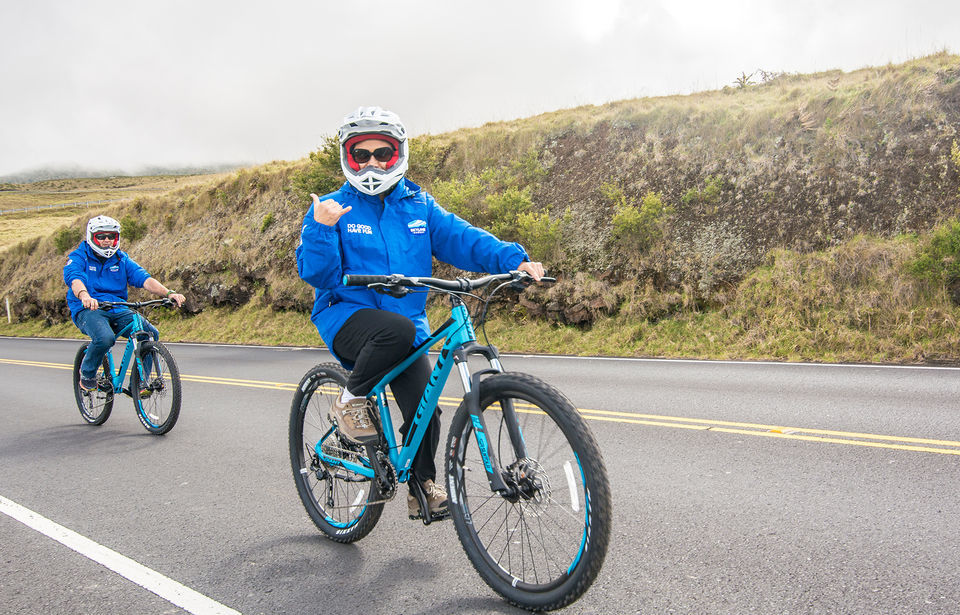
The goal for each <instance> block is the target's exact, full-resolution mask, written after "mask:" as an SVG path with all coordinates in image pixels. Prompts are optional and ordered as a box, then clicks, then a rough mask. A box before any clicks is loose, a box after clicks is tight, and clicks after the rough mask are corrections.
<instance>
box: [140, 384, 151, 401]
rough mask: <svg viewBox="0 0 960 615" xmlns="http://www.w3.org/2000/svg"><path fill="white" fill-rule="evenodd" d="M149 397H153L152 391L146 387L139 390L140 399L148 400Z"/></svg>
mask: <svg viewBox="0 0 960 615" xmlns="http://www.w3.org/2000/svg"><path fill="white" fill-rule="evenodd" d="M151 395H153V391H151V390H150V389H148V388H146V387H144V388H142V389H140V399H149V398H150V396H151Z"/></svg>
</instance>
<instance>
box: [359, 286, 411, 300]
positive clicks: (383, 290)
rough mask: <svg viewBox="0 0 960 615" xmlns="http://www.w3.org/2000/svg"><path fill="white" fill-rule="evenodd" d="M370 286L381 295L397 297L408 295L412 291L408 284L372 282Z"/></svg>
mask: <svg viewBox="0 0 960 615" xmlns="http://www.w3.org/2000/svg"><path fill="white" fill-rule="evenodd" d="M369 288H372V289H373V290H375V291H377V292H378V293H380V294H381V295H390V296H391V297H395V298H397V299H400V298H403V297H406V296H407V295H409V294H410V292H411V290H410V289H409V288H407V287H406V286H397V285H395V284H381V283H376V284H370V285H369Z"/></svg>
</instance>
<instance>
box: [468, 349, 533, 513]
mask: <svg viewBox="0 0 960 615" xmlns="http://www.w3.org/2000/svg"><path fill="white" fill-rule="evenodd" d="M471 354H480V355H483V356H484V357H485V358H486V359H487V362H489V363H490V367H489V368H488V369H483V370H480V371H477V372H474V373H472V374H471V373H470V367H469V365H468V362H467V357H468V356H469V355H471ZM454 361H455V363H456V365H457V371H458V372H459V374H460V381H461V384H462V385H463V390H464V395H463V399H464V401H465V402H466V404H467V410H468V411H469V412H470V422H471V423H472V424H473V432H474V435H475V436H476V438H477V446H478V447H479V448H480V457H481V458H482V459H483V469H484V471H486V473H487V481H488V482H489V483H490V489H491V490H492V491H495V492H497V493H499V494H500V495H502V496H503V497H505V498H508V499H512V498H515V497H517V495H518V493H517V488H516V486H511V485H508V484H507V483H506V482H505V481H504V475H505V473H504V471H503V469H502V468H501V467H500V463H499V460H498V459H497V456H496V454H494V452H493V451H491V450H490V446H489V442H488V439H487V433H488V432H487V425H486V421H485V420H484V418H483V412H482V411H481V409H480V381H481V379H482V378H483V377H484V376H486V375H489V374H500V373H503V371H504V370H503V365H502V364H501V363H500V358H499V356H498V355H497V351H496V349H495V348H493V347H491V346H481V345H479V344H477V343H471V344H468V345H466V346H464V347H461V348H459V349H458V350H457V351H456V352H455V353H454ZM500 409H501V410H502V412H503V420H504V422H505V424H506V428H507V433H508V434H509V436H510V443H511V445H512V446H513V453H514V455H516V458H517V459H518V460H520V459H524V458H526V456H527V451H526V444H525V442H524V440H523V433H522V432H521V430H520V421H519V419H518V417H517V411H516V408H515V407H514V405H513V401H512V400H509V399H501V400H500ZM511 482H513V481H511Z"/></svg>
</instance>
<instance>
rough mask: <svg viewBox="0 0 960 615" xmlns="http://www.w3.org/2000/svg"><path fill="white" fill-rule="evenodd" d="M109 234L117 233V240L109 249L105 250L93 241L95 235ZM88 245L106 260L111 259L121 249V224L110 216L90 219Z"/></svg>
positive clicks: (88, 223)
mask: <svg viewBox="0 0 960 615" xmlns="http://www.w3.org/2000/svg"><path fill="white" fill-rule="evenodd" d="M101 232H108V233H116V234H117V238H116V240H114V242H113V245H112V246H110V247H109V248H103V247H101V246H100V244H99V242H97V241H95V240H94V239H93V236H94V234H95V233H101ZM87 245H89V246H90V247H91V248H93V251H94V252H96V253H97V254H99V255H100V256H102V257H104V258H110V257H111V256H113V255H114V254H115V253H116V251H117V250H118V249H119V248H120V223H119V222H117V221H116V220H114V219H113V218H111V217H110V216H97V217H95V218H90V221H89V222H87Z"/></svg>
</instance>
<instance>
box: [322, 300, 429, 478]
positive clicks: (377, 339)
mask: <svg viewBox="0 0 960 615" xmlns="http://www.w3.org/2000/svg"><path fill="white" fill-rule="evenodd" d="M415 336H416V327H414V324H413V322H412V321H411V320H410V319H409V318H407V317H406V316H401V315H400V314H396V313H394V312H388V311H385V310H375V309H372V308H371V309H363V310H359V311H358V312H357V313H355V314H354V315H353V316H351V317H350V318H348V319H347V322H345V323H344V324H343V327H342V328H341V329H340V331H338V332H337V336H336V337H335V338H334V339H333V351H334V352H335V353H337V355H338V356H339V357H341V358H343V359H345V360H346V361H349V362H351V363H353V372H352V373H351V374H350V379H349V380H347V390H349V391H350V392H351V393H353V394H354V395H359V396H363V397H366V396H367V395H369V394H370V391H371V390H372V389H373V387H374V385H376V384H377V382H379V381H380V379H381V378H383V376H384V375H386V373H387V372H388V371H390V368H392V367H393V366H394V365H396V364H397V363H398V362H399V361H400V360H401V359H403V358H404V357H405V356H407V355H408V354H409V353H410V351H411V350H412V349H413V340H414V337H415ZM431 369H432V368H431V366H430V359H428V358H427V355H425V354H424V355H421V356H420V358H419V359H417V360H416V361H415V362H414V363H413V364H412V365H411V366H410V367H408V368H407V369H406V370H404V372H403V373H401V374H399V375H398V376H397V377H396V378H394V379H393V382H391V383H390V391H391V392H392V393H393V396H394V398H396V400H397V405H398V406H400V413H401V414H402V415H403V425H402V426H401V427H400V433H401V434H402V435H404V436H405V435H406V434H407V431H408V430H409V429H410V421H411V420H412V419H413V417H414V415H415V414H416V413H417V406H418V405H419V404H420V397H421V396H422V395H423V390H424V388H426V386H427V382H428V381H429V380H430V371H431ZM439 443H440V408H437V410H436V412H435V413H434V415H433V418H432V419H430V424H429V425H428V426H427V432H426V434H424V436H423V443H422V444H421V445H420V450H419V451H418V452H417V455H416V456H415V457H414V458H413V467H412V469H413V473H414V475H415V476H416V477H417V478H418V479H419V480H421V481H424V480H427V479H430V480H433V481H435V480H436V479H437V466H436V464H435V463H434V459H435V458H436V455H437V446H438V445H439Z"/></svg>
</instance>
